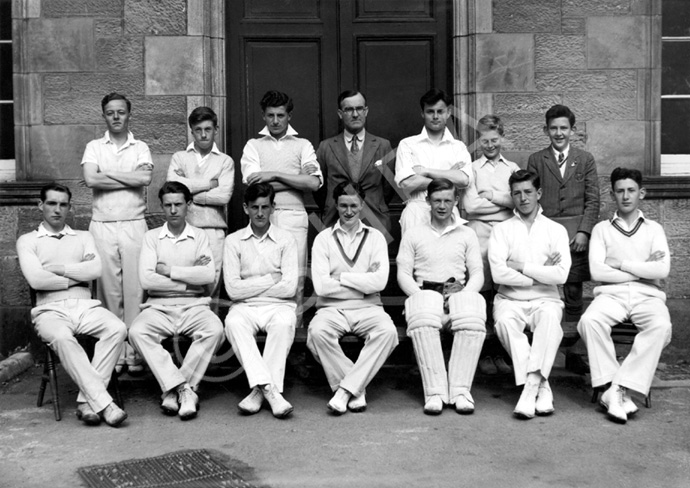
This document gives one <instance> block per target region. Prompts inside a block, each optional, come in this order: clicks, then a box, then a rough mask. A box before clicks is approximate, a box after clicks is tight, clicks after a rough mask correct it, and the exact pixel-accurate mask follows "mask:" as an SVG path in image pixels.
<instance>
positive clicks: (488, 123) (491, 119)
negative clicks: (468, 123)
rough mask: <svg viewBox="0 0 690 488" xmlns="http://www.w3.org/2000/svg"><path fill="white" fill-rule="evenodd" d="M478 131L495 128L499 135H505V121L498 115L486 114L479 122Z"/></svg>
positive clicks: (487, 130)
mask: <svg viewBox="0 0 690 488" xmlns="http://www.w3.org/2000/svg"><path fill="white" fill-rule="evenodd" d="M476 130H477V132H478V133H479V134H481V133H482V132H489V131H492V130H495V131H496V132H498V134H499V135H501V136H502V135H503V121H502V120H501V118H500V117H499V116H497V115H485V116H484V117H482V118H481V119H479V121H478V122H477V129H476Z"/></svg>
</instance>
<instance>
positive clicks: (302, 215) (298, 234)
mask: <svg viewBox="0 0 690 488" xmlns="http://www.w3.org/2000/svg"><path fill="white" fill-rule="evenodd" d="M271 224H273V225H276V226H278V227H280V228H281V229H283V230H285V231H288V232H289V233H290V234H292V237H294V238H295V241H297V265H298V269H297V293H296V294H295V302H296V303H297V311H296V315H297V322H296V324H297V325H296V326H297V327H302V314H303V312H304V303H303V302H304V279H305V277H306V276H307V274H308V273H309V268H308V265H307V263H308V261H307V258H308V253H309V247H308V246H307V234H308V232H309V216H308V215H307V211H306V210H304V209H292V208H276V209H275V211H274V212H273V213H272V214H271Z"/></svg>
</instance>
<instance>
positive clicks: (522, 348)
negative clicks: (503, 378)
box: [494, 295, 563, 386]
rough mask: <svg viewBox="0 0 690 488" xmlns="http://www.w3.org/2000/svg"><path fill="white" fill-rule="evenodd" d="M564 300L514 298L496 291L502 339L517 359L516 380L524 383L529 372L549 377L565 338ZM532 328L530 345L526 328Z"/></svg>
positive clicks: (496, 322) (496, 316) (496, 318)
mask: <svg viewBox="0 0 690 488" xmlns="http://www.w3.org/2000/svg"><path fill="white" fill-rule="evenodd" d="M562 317H563V302H562V301H560V300H558V301H556V300H510V299H508V298H504V297H502V296H501V295H496V298H495V300H494V327H495V329H496V334H497V335H498V339H499V340H500V341H501V344H503V347H504V348H505V349H506V351H508V354H510V357H511V358H512V359H513V370H514V371H515V384H516V385H518V386H519V385H524V384H525V382H526V381H527V374H528V373H536V372H538V373H541V375H542V376H543V377H544V378H548V377H549V374H550V373H551V368H553V362H554V361H555V359H556V354H557V353H558V347H559V346H560V344H561V339H563V329H562V328H561V318H562ZM525 327H528V328H529V330H530V331H532V344H531V345H530V343H529V340H528V339H527V335H526V334H525V332H524V330H525Z"/></svg>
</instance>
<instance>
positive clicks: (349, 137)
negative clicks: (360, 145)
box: [343, 129, 366, 146]
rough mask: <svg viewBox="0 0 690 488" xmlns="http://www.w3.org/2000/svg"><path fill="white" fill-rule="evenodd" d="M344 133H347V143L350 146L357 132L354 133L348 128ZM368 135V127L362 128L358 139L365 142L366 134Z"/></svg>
mask: <svg viewBox="0 0 690 488" xmlns="http://www.w3.org/2000/svg"><path fill="white" fill-rule="evenodd" d="M343 134H344V135H345V144H347V145H348V146H349V145H350V144H352V138H353V137H355V134H352V133H351V132H349V131H348V130H347V129H345V130H343ZM365 135H366V129H362V130H361V131H359V132H358V133H357V141H358V142H364V136H365Z"/></svg>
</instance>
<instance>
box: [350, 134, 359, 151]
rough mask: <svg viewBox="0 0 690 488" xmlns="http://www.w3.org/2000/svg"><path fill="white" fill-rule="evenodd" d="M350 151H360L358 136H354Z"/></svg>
mask: <svg viewBox="0 0 690 488" xmlns="http://www.w3.org/2000/svg"><path fill="white" fill-rule="evenodd" d="M350 152H351V153H352V154H357V153H358V152H359V145H358V144H357V136H355V137H353V138H352V146H351V147H350Z"/></svg>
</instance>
